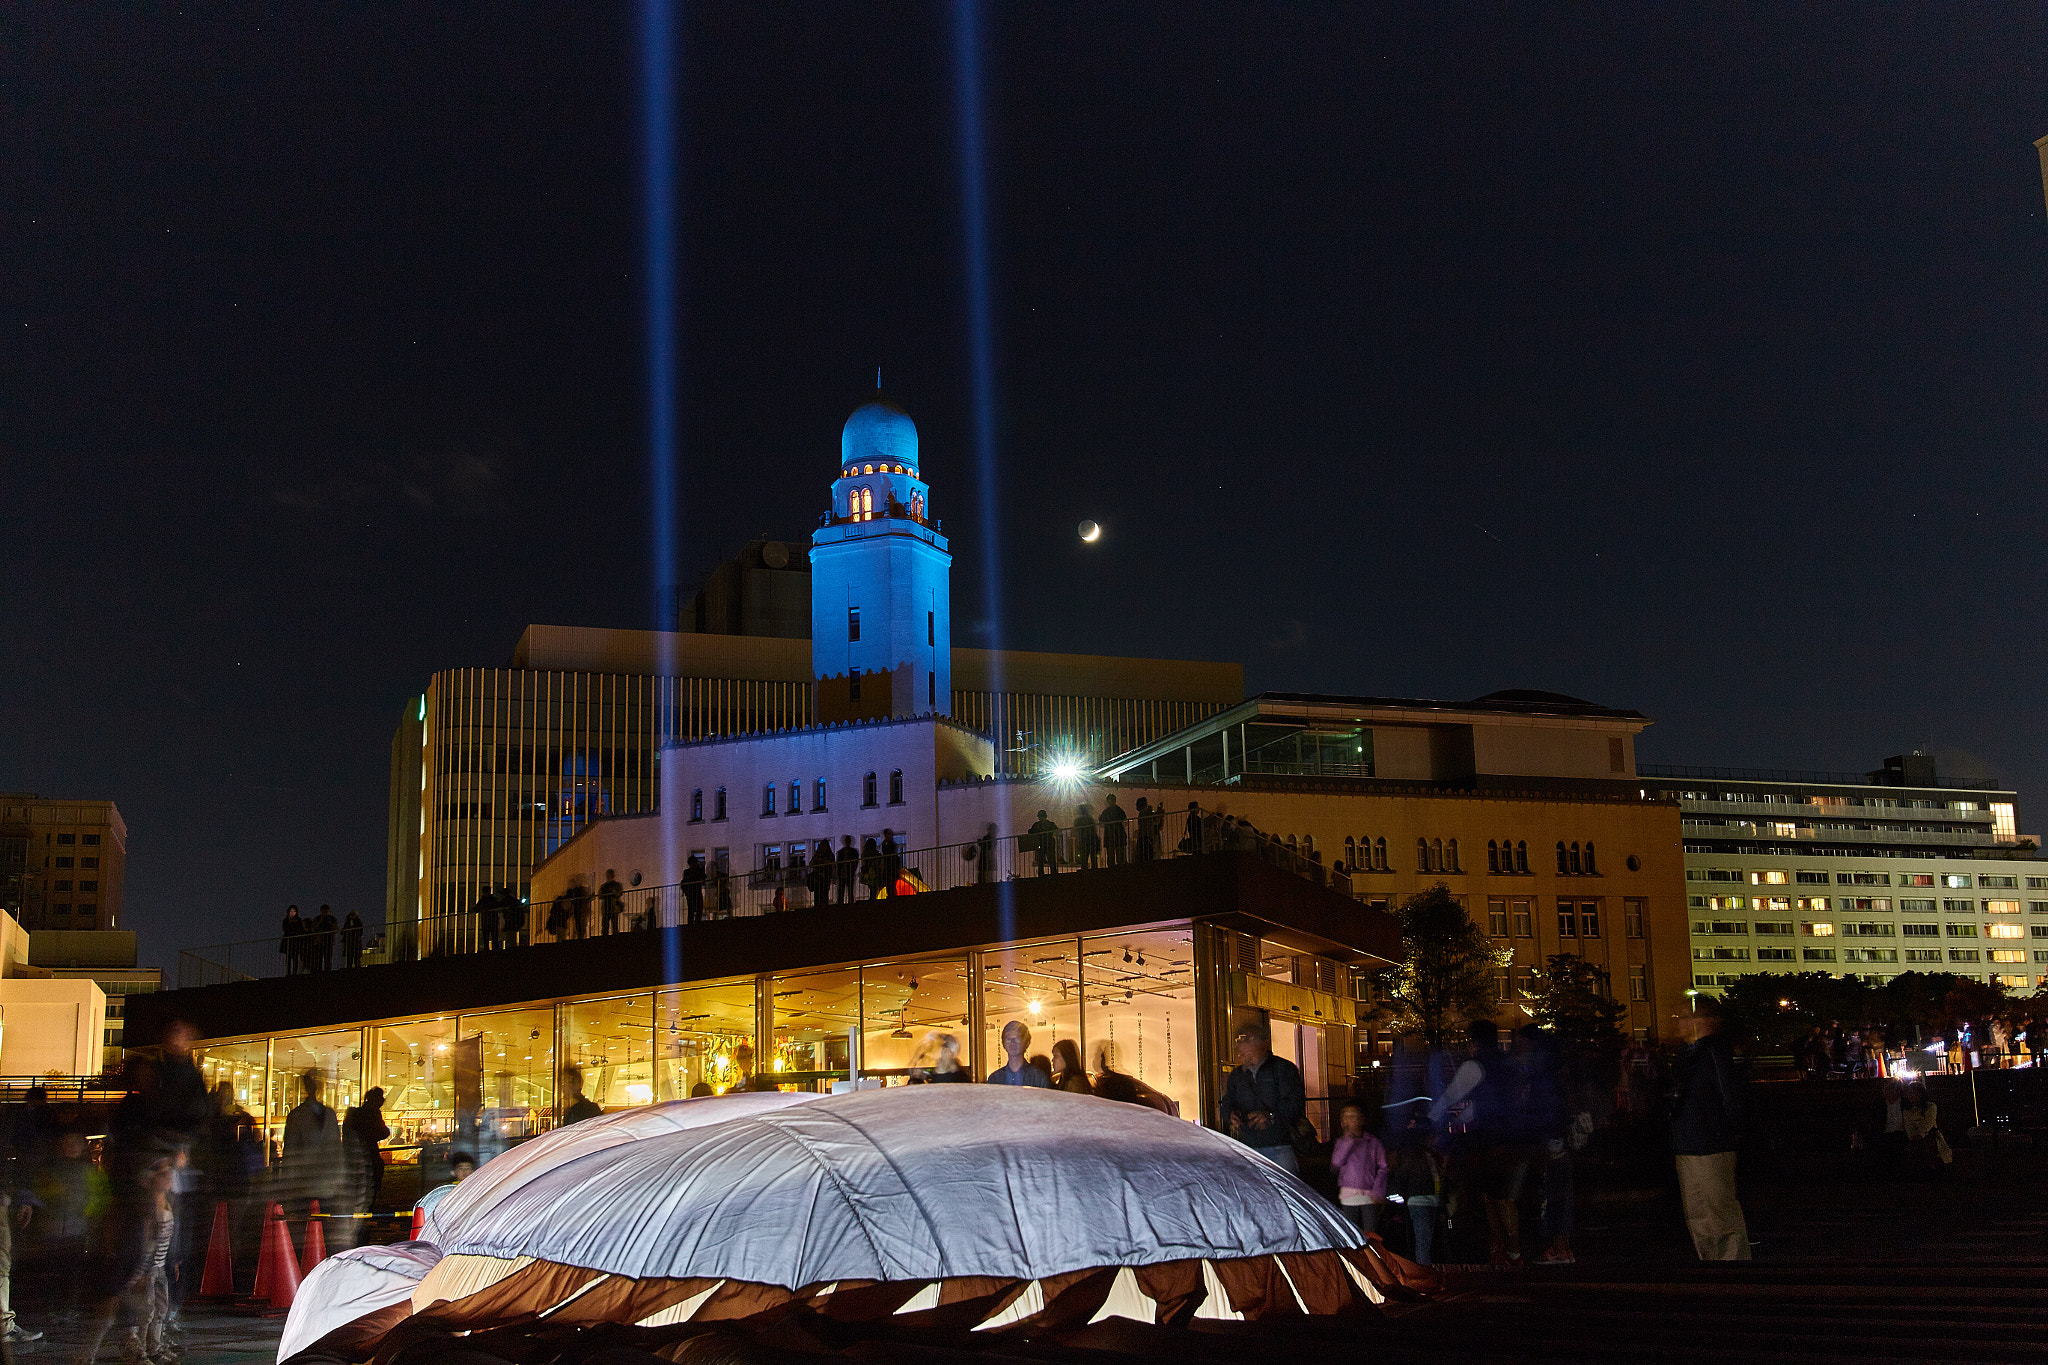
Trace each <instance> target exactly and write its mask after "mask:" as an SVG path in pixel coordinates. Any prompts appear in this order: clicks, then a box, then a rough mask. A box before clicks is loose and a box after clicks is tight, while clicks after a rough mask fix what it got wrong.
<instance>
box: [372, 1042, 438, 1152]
mask: <svg viewBox="0 0 2048 1365" xmlns="http://www.w3.org/2000/svg"><path fill="white" fill-rule="evenodd" d="M370 1036H371V1042H370V1049H371V1072H370V1074H371V1076H372V1078H373V1079H374V1081H375V1083H376V1084H378V1085H380V1086H382V1087H384V1122H386V1123H387V1124H389V1125H391V1144H392V1145H393V1146H397V1147H404V1146H412V1145H415V1144H419V1143H429V1142H445V1141H447V1140H448V1139H449V1138H451V1137H453V1136H454V1135H455V1056H454V1049H455V1021H454V1020H453V1019H422V1020H419V1021H417V1022H415V1023H410V1024H387V1025H384V1026H383V1027H381V1028H375V1029H372V1030H371V1031H370Z"/></svg>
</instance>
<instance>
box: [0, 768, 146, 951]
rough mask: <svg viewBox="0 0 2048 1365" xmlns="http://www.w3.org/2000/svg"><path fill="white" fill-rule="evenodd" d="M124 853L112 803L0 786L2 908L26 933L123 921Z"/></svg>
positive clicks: (124, 829) (123, 828)
mask: <svg viewBox="0 0 2048 1365" xmlns="http://www.w3.org/2000/svg"><path fill="white" fill-rule="evenodd" d="M127 857H128V826H127V824H126V822H124V821H123V820H122V819H121V812H120V811H118V810H116V809H115V808H114V803H113V802H111V801H59V800H52V799H48V798H44V797H40V796H37V795H36V794H35V793H34V792H0V910H4V911H5V913H7V914H10V915H14V916H15V917H16V918H18V919H19V920H20V921H21V925H22V927H23V928H25V929H27V930H28V931H29V932H31V933H34V932H36V931H38V930H43V929H118V928H121V927H122V916H121V909H122V899H121V890H122V878H123V876H124V875H125V873H126V869H127Z"/></svg>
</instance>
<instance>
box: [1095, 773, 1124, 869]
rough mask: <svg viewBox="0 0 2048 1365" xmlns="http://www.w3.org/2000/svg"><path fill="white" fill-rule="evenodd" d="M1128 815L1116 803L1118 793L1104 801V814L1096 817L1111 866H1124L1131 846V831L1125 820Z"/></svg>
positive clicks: (1113, 793)
mask: <svg viewBox="0 0 2048 1365" xmlns="http://www.w3.org/2000/svg"><path fill="white" fill-rule="evenodd" d="M1127 818H1128V817H1127V816H1126V815H1125V814H1124V808H1123V807H1122V806H1119V805H1118V804H1117V803H1116V793H1115V792H1111V793H1110V794H1109V798H1108V799H1107V800H1106V801H1104V802H1103V803H1102V814H1101V815H1099V816H1097V817H1096V818H1095V825H1096V828H1097V829H1099V830H1101V831H1102V850H1103V854H1104V856H1105V858H1106V860H1107V862H1108V864H1109V866H1111V867H1122V866H1123V865H1124V855H1125V853H1126V852H1127V851H1128V849H1129V847H1130V831H1129V829H1128V828H1127V827H1126V826H1125V824H1124V821H1125V820H1126V819H1127Z"/></svg>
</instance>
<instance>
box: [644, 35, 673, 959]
mask: <svg viewBox="0 0 2048 1365" xmlns="http://www.w3.org/2000/svg"><path fill="white" fill-rule="evenodd" d="M675 116H676V92H675V7H674V4H673V3H672V0H640V144H641V145H640V171H641V195H642V200H643V202H642V217H643V220H644V228H645V232H646V238H645V241H644V243H643V246H642V249H643V252H644V254H645V258H646V259H645V261H644V268H643V270H642V272H641V273H642V274H643V275H644V276H645V278H646V288H647V299H646V305H647V465H648V475H649V478H648V485H649V486H648V494H649V497H650V498H651V500H652V502H653V508H652V511H653V515H652V517H651V518H650V521H649V526H650V531H651V533H652V536H653V544H652V546H651V547H650V548H651V549H652V551H653V560H654V562H653V569H654V603H655V606H654V616H655V621H654V628H655V629H656V630H658V631H668V630H674V629H675V627H676V622H675V608H676V607H677V606H679V605H680V603H678V602H677V601H676V591H677V575H676V512H677V507H676V396H675V385H676V136H675ZM673 814H674V813H673V812H666V813H664V815H662V816H659V817H657V819H656V825H657V827H658V828H659V829H660V830H661V831H662V859H661V861H662V867H663V868H664V869H665V870H666V871H667V872H669V873H670V874H671V875H672V876H674V877H677V878H680V876H681V874H682V868H681V867H680V866H678V864H677V862H676V857H675V855H676V844H675V832H674V830H673V829H672V828H671V821H670V819H669V818H668V817H669V816H671V815H673ZM661 944H662V969H663V972H664V975H663V978H662V979H663V980H664V981H671V982H673V981H680V980H681V979H682V933H681V931H680V929H672V930H670V931H668V932H667V933H665V934H663V935H661Z"/></svg>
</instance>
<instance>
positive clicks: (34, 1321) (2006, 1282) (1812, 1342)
mask: <svg viewBox="0 0 2048 1365" xmlns="http://www.w3.org/2000/svg"><path fill="white" fill-rule="evenodd" d="M1753 1164H1754V1166H1755V1167H1756V1174H1755V1178H1753V1179H1746V1180H1745V1182H1744V1185H1743V1189H1742V1196H1743V1200H1744V1204H1745V1207H1746V1210H1747V1212H1748V1216H1749V1222H1750V1229H1751V1234H1752V1236H1753V1237H1754V1238H1755V1239H1756V1241H1757V1243H1758V1248H1757V1255H1758V1259H1757V1260H1755V1261H1754V1262H1751V1263H1749V1264H1747V1265H1733V1266H1703V1265H1701V1264H1699V1262H1698V1261H1696V1260H1695V1259H1694V1258H1693V1256H1692V1251H1691V1246H1690V1244H1689V1243H1688V1241H1687V1240H1686V1238H1685V1233H1684V1227H1683V1222H1682V1220H1681V1218H1680V1216H1679V1211H1678V1207H1677V1201H1676V1195H1675V1191H1666V1190H1660V1189H1657V1188H1654V1187H1640V1186H1639V1187H1637V1188H1634V1189H1628V1188H1609V1189H1602V1188H1599V1187H1597V1185H1596V1186H1594V1187H1591V1188H1588V1189H1586V1190H1585V1192H1584V1196H1583V1199H1582V1206H1581V1210H1580V1231H1579V1236H1578V1239H1577V1248H1578V1251H1579V1255H1580V1260H1579V1263H1578V1264H1576V1265H1574V1266H1568V1267H1543V1266H1532V1267H1529V1268H1526V1269H1522V1270H1518V1271H1489V1270H1484V1269H1476V1270H1473V1271H1471V1272H1468V1273H1466V1274H1465V1275H1464V1276H1463V1277H1462V1280H1461V1283H1460V1285H1459V1289H1458V1292H1457V1293H1455V1294H1454V1295H1453V1296H1451V1297H1450V1298H1449V1299H1448V1300H1446V1301H1444V1302H1441V1303H1433V1304H1427V1305H1419V1306H1408V1307H1405V1308H1402V1309H1399V1310H1398V1311H1396V1312H1394V1313H1392V1314H1390V1315H1388V1316H1386V1317H1375V1318H1372V1319H1368V1320H1329V1321H1323V1322H1299V1323H1295V1324H1292V1325H1280V1326H1277V1327H1275V1328H1274V1329H1273V1330H1270V1331H1267V1330H1261V1331H1260V1332H1258V1333H1256V1334H1251V1335H1248V1334H1245V1333H1241V1332H1233V1331H1230V1330H1228V1329H1226V1330H1223V1331H1220V1332H1214V1333H1210V1332H1205V1333H1200V1334H1193V1335H1190V1334H1185V1333H1183V1334H1177V1335H1176V1336H1174V1337H1173V1338H1170V1339H1169V1338H1162V1337H1157V1336H1156V1335H1155V1334H1153V1333H1152V1332H1151V1331H1150V1330H1149V1329H1148V1330H1146V1331H1143V1332H1126V1331H1124V1330H1123V1329H1121V1328H1115V1329H1111V1328H1107V1327H1105V1328H1104V1329H1103V1330H1101V1331H1091V1333H1090V1334H1089V1335H1088V1339H1086V1340H1071V1341H1069V1342H1067V1343H1066V1344H1065V1346H1064V1347H1060V1348H1053V1347H1051V1346H1050V1345H1049V1344H1048V1347H1047V1353H1046V1354H1047V1358H1048V1359H1052V1358H1055V1357H1057V1358H1058V1359H1061V1360H1072V1359H1080V1358H1082V1357H1084V1356H1086V1357H1090V1358H1093V1359H1096V1360H1101V1361H1105V1362H1107V1361H1108V1360H1109V1359H1111V1358H1113V1357H1114V1356H1116V1355H1126V1356H1159V1355H1162V1354H1166V1355H1172V1356H1174V1357H1176V1358H1177V1359H1180V1360H1182V1361H1190V1362H1191V1361H1194V1360H1216V1361H1219V1362H1255V1361H1263V1360H1266V1359H1269V1358H1270V1359H1271V1360H1273V1361H1274V1362H1275V1365H1298V1362H1299V1360H1300V1359H1301V1358H1302V1357H1303V1356H1304V1355H1307V1356H1336V1357H1342V1358H1345V1359H1350V1358H1354V1357H1356V1356H1357V1354H1358V1353H1359V1352H1360V1351H1368V1352H1370V1354H1371V1356H1372V1358H1373V1360H1374V1362H1375V1365H1401V1363H1402V1362H1408V1361H1414V1362H1416V1365H1450V1363H1451V1362H1465V1361H1471V1362H1489V1363H1490V1362H1496V1361H1500V1362H1506V1361H1550V1360H1557V1361H1560V1362H1562V1361H1581V1362H1604V1361H1610V1360H1611V1361H1614V1362H1617V1365H1620V1362H1624V1361H1626V1362H1641V1361H1707V1360H1726V1359H1730V1358H1734V1357H1738V1356H1739V1357H1741V1358H1743V1359H1745V1360H1749V1361H1757V1362H1777V1361H1784V1362H1787V1365H1790V1362H1794V1361H1798V1362H1802V1363H1803V1365H1835V1363H1836V1362H1840V1365H1872V1363H1873V1362H1890V1361H1909V1360H1910V1361H1919V1360H1931V1359H1940V1360H1955V1361H1970V1362H1976V1361H1984V1362H2040V1363H2041V1365H2048V1312H2044V1311H2043V1308H2042V1305H2043V1303H2044V1302H2048V1180H2044V1176H2048V1150H2043V1149H2037V1148H2032V1147H2028V1148H2021V1149H2015V1150H2007V1151H1973V1150H1970V1149H1968V1148H1960V1149H1959V1150H1958V1152H1957V1164H1956V1166H1955V1167H1954V1168H1953V1169H1952V1170H1951V1171H1950V1172H1949V1174H1948V1177H1947V1178H1946V1179H1944V1180H1942V1181H1939V1182H1935V1183H1919V1182H1901V1181H1899V1180H1896V1179H1890V1178H1887V1177H1885V1176H1884V1175H1883V1174H1882V1173H1881V1172H1877V1171H1874V1170H1871V1169H1869V1168H1867V1167H1864V1166H1862V1165H1861V1164H1859V1163H1858V1162H1857V1160H1856V1159H1855V1158H1853V1157H1851V1156H1849V1155H1848V1154H1847V1153H1845V1152H1834V1151H1830V1152H1825V1153H1822V1152H1790V1153H1787V1152H1780V1153H1777V1154H1776V1155H1774V1156H1772V1157H1769V1158H1767V1159H1760V1160H1758V1161H1757V1162H1755V1163H1753ZM16 1306H17V1308H19V1309H20V1310H21V1311H22V1312H23V1314H24V1317H25V1318H26V1319H27V1320H28V1321H29V1323H30V1324H31V1325H32V1326H39V1327H45V1328H48V1327H50V1324H48V1323H46V1322H43V1321H40V1320H39V1319H38V1315H37V1314H36V1312H35V1305H34V1304H32V1303H27V1302H20V1301H17V1304H16ZM282 1326H283V1320H282V1319H281V1318H264V1317H256V1316H250V1315H246V1314H241V1313H235V1312H231V1311H223V1310H219V1309H195V1310H191V1311H189V1312H188V1314H187V1317H186V1322H185V1331H184V1336H183V1342H184V1345H185V1348H186V1353H187V1354H186V1360H187V1362H188V1363H189V1365H258V1362H268V1361H270V1360H272V1359H274V1358H275V1353H276V1348H277V1339H278V1334H279V1332H280V1330H281V1329H282ZM77 1341H78V1337H77V1334H76V1332H75V1330H74V1331H71V1332H66V1331H63V1330H61V1329H57V1330H51V1332H50V1338H49V1339H48V1340H46V1341H43V1342H38V1343H35V1344H34V1345H33V1346H30V1347H25V1348H22V1349H21V1350H20V1351H19V1352H18V1356H19V1358H20V1359H22V1360H24V1361H33V1362H56V1361H60V1360H65V1359H68V1358H69V1355H70V1353H71V1350H73V1349H75V1347H76V1344H77ZM1176 1342H1177V1343H1178V1344H1174V1343H1176ZM1075 1347H1079V1348H1082V1350H1081V1352H1080V1353H1078V1354H1077V1353H1075V1352H1074V1351H1073V1350H1072V1349H1071V1348H1075ZM1096 1352H1101V1353H1102V1355H1100V1356H1096V1355H1095V1354H1094V1353H1096ZM1017 1354H1020V1355H1033V1354H1042V1353H1041V1352H1038V1351H1035V1350H1018V1351H1017ZM112 1355H113V1352H112V1351H111V1349H110V1350H108V1351H106V1352H105V1353H104V1354H103V1359H111V1358H112ZM904 1359H905V1360H908V1359H909V1357H904ZM896 1365H903V1361H898V1362H896Z"/></svg>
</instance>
